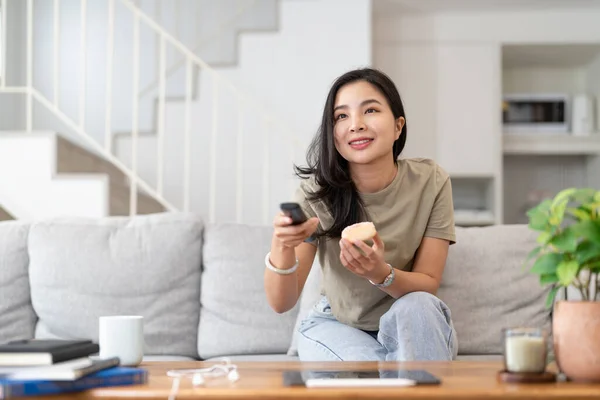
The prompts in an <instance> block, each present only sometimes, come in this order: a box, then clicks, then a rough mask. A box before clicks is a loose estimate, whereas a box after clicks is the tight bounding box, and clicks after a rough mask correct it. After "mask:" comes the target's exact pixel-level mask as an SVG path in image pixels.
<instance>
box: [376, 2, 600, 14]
mask: <svg viewBox="0 0 600 400" xmlns="http://www.w3.org/2000/svg"><path fill="white" fill-rule="evenodd" d="M579 7H582V8H590V7H591V8H597V9H600V0H373V13H374V14H375V15H389V14H393V13H397V14H403V13H448V12H460V11H494V10H496V11H502V10H543V9H545V10H547V9H551V8H554V9H560V8H579Z"/></svg>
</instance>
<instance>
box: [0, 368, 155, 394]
mask: <svg viewBox="0 0 600 400" xmlns="http://www.w3.org/2000/svg"><path fill="white" fill-rule="evenodd" d="M147 381H148V371H146V370H145V369H142V368H128V367H113V368H108V369H105V370H102V371H98V372H94V373H92V374H90V375H86V376H84V377H82V378H79V379H76V380H73V381H46V380H40V381H34V380H27V381H18V380H12V379H7V378H2V377H0V399H9V398H12V397H24V396H38V395H46V394H55V393H69V392H79V391H82V390H87V389H93V388H98V387H107V386H122V385H139V384H143V383H146V382H147Z"/></svg>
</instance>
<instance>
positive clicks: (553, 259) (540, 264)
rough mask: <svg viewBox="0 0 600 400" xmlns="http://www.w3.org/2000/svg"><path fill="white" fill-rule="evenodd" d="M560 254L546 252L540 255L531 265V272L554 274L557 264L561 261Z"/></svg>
mask: <svg viewBox="0 0 600 400" xmlns="http://www.w3.org/2000/svg"><path fill="white" fill-rule="evenodd" d="M562 260H563V256H562V254H557V253H546V254H543V255H541V256H540V257H539V258H538V259H537V260H536V261H535V263H534V264H533V267H531V271H530V272H531V273H534V274H539V275H544V274H555V273H556V269H557V268H558V265H559V264H560V263H561V262H562Z"/></svg>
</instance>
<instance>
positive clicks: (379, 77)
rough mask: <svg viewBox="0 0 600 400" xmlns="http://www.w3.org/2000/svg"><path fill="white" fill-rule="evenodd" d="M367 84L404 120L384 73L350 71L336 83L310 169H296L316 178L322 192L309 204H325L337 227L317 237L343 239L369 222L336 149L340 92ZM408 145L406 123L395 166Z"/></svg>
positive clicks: (313, 146) (313, 147)
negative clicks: (355, 226)
mask: <svg viewBox="0 0 600 400" xmlns="http://www.w3.org/2000/svg"><path fill="white" fill-rule="evenodd" d="M357 81H365V82H368V83H370V84H371V85H373V86H374V87H375V88H376V89H377V90H379V91H380V92H381V94H383V95H384V96H385V98H386V99H387V102H388V105H389V106H390V108H391V110H392V113H393V115H394V119H396V120H397V119H398V118H400V117H404V119H406V115H405V113H404V106H403V104H402V99H401V98H400V94H399V93H398V90H397V89H396V85H394V82H393V81H392V80H391V79H390V78H389V77H388V76H387V75H386V74H384V73H383V72H381V71H378V70H376V69H372V68H362V69H357V70H354V71H349V72H347V73H345V74H344V75H342V76H340V77H339V78H337V80H336V81H335V82H334V83H333V85H332V87H331V89H330V90H329V94H328V95H327V100H326V101H325V107H324V109H323V118H322V120H321V126H320V127H319V130H318V131H317V134H316V135H315V137H314V139H313V140H312V143H311V144H310V146H309V148H308V152H307V156H306V161H307V164H308V165H307V166H306V167H299V166H294V169H295V172H296V175H298V176H299V177H300V178H303V179H307V178H309V177H310V176H311V175H314V177H315V181H316V184H317V185H318V187H319V189H318V190H317V191H316V192H315V193H310V194H309V195H308V196H309V197H308V200H321V201H322V202H323V203H324V204H325V205H326V206H327V208H328V210H329V211H330V212H331V214H332V216H333V225H332V226H331V227H330V228H329V229H327V230H324V231H317V233H316V236H318V237H327V238H339V237H340V236H341V234H342V230H343V229H344V228H345V227H346V226H348V225H352V224H354V223H357V222H361V220H363V219H364V218H367V215H366V212H365V209H364V205H363V203H362V200H361V198H360V196H359V194H358V190H357V189H356V185H355V184H354V182H353V181H352V178H351V176H350V170H349V168H348V161H347V160H346V159H344V158H343V157H342V156H341V155H340V153H339V152H338V151H337V149H336V147H335V139H334V134H333V128H334V124H335V121H334V116H333V108H334V106H335V98H336V96H337V93H338V91H339V90H340V88H341V87H342V86H344V85H347V84H349V83H353V82H357ZM405 143H406V123H405V124H404V126H403V127H402V132H401V134H400V137H399V138H398V139H396V141H395V142H394V147H393V157H394V163H397V158H398V156H399V155H400V153H401V152H402V149H404V145H405Z"/></svg>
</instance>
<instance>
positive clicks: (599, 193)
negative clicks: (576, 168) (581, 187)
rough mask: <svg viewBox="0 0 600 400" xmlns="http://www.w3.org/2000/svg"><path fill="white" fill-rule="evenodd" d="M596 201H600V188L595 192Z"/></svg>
mask: <svg viewBox="0 0 600 400" xmlns="http://www.w3.org/2000/svg"><path fill="white" fill-rule="evenodd" d="M594 201H598V202H600V190H598V191H597V192H596V193H595V194H594Z"/></svg>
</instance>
